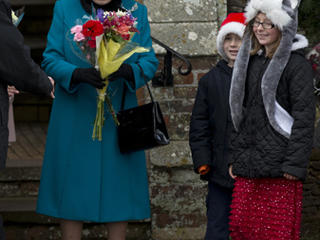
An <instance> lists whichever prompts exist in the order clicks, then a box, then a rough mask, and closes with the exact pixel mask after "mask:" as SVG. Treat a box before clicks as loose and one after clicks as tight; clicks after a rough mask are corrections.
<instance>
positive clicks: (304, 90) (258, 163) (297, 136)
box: [229, 51, 315, 179]
mask: <svg viewBox="0 0 320 240" xmlns="http://www.w3.org/2000/svg"><path fill="white" fill-rule="evenodd" d="M269 61H270V60H268V59H267V58H265V57H264V56H263V55H260V56H259V55H255V56H253V57H251V58H250V62H249V65H248V70H247V80H246V86H245V89H246V90H245V98H244V103H243V119H242V121H241V123H240V128H239V131H238V132H235V131H233V132H232V134H231V143H230V147H231V155H230V162H229V163H230V164H231V165H232V166H233V173H234V174H235V175H238V176H242V177H249V178H263V177H272V178H275V177H283V174H284V173H289V174H290V175H293V176H296V177H298V178H299V179H304V178H305V177H306V173H307V165H308V162H309V156H310V153H311V149H312V143H313V133H314V117H315V106H314V96H313V84H312V82H313V81H312V79H313V73H312V69H311V66H310V64H309V63H308V62H307V61H306V59H305V58H304V56H303V54H302V53H301V52H299V51H294V52H292V53H291V57H290V58H289V61H288V64H287V66H286V67H285V69H284V71H283V73H282V75H281V78H280V81H279V85H278V87H277V92H276V99H277V101H278V103H279V104H280V105H281V106H282V107H283V108H284V109H285V110H286V111H287V112H288V113H289V114H290V115H291V116H292V117H293V119H294V123H293V126H292V130H291V135H290V138H289V139H288V138H286V137H284V136H282V135H281V134H280V133H278V132H277V131H276V130H275V129H274V128H273V127H272V126H271V124H270V122H269V120H268V117H267V114H266V110H265V108H264V104H263V99H262V93H261V78H262V75H263V74H264V72H265V70H266V68H267V66H268V64H269Z"/></svg>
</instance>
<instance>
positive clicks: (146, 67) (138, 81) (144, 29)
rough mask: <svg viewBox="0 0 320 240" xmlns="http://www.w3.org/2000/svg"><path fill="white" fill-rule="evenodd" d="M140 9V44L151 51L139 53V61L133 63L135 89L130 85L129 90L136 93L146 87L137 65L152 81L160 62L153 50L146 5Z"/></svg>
mask: <svg viewBox="0 0 320 240" xmlns="http://www.w3.org/2000/svg"><path fill="white" fill-rule="evenodd" d="M139 8H141V9H142V10H141V11H142V13H141V14H140V15H139V17H138V20H137V21H138V26H139V25H140V26H139V33H136V34H140V39H141V40H140V42H138V44H139V46H140V47H145V48H147V49H150V51H149V52H146V53H138V56H139V57H138V60H137V62H136V63H131V67H132V69H133V73H134V78H135V89H133V88H132V86H131V85H130V84H128V88H129V89H130V91H135V90H136V89H138V88H140V87H142V86H143V85H145V81H144V78H143V75H142V73H141V71H140V69H139V67H138V65H137V63H138V64H140V66H141V68H142V69H143V71H144V75H145V76H146V77H147V79H152V78H153V76H154V74H155V72H156V70H157V68H158V60H157V58H156V55H155V53H154V50H153V48H152V39H151V35H150V25H149V21H148V12H147V8H146V7H145V6H144V5H141V4H139Z"/></svg>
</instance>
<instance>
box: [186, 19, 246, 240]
mask: <svg viewBox="0 0 320 240" xmlns="http://www.w3.org/2000/svg"><path fill="white" fill-rule="evenodd" d="M244 29H245V17H244V14H243V13H230V14H229V15H228V16H227V18H226V19H225V20H224V21H223V23H222V24H221V27H220V30H219V33H218V36H217V50H218V53H219V55H220V56H221V57H222V58H223V59H222V60H221V61H219V62H218V64H217V65H216V66H215V67H214V68H213V69H212V70H210V71H209V72H208V73H207V74H206V75H205V76H203V77H202V78H201V79H200V82H199V87H198V92H197V96H196V100H195V104H194V107H193V111H192V116H191V122H190V135H189V144H190V148H191V152H192V159H193V163H194V170H195V172H196V173H199V174H200V177H201V179H204V180H207V181H208V195H207V201H206V203H207V219H208V223H207V231H206V236H205V239H206V240H209V239H210V240H213V239H214V240H228V239H229V224H228V222H229V219H228V218H229V213H230V203H231V195H232V188H233V179H232V178H231V177H230V176H229V174H228V162H227V155H228V151H229V150H228V145H227V142H228V141H229V135H230V132H231V128H232V122H231V116H230V109H229V89H230V83H231V77H232V69H233V64H234V62H235V59H236V57H237V54H238V51H239V48H240V45H241V39H242V36H243V33H244Z"/></svg>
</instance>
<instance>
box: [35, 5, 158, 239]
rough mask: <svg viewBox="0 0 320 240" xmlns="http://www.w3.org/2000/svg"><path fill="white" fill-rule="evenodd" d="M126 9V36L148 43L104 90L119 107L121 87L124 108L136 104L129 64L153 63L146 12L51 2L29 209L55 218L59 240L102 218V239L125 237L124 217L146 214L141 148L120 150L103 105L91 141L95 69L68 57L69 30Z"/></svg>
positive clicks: (135, 73) (147, 69)
mask: <svg viewBox="0 0 320 240" xmlns="http://www.w3.org/2000/svg"><path fill="white" fill-rule="evenodd" d="M120 7H121V8H124V9H127V10H131V11H132V14H133V16H134V17H136V18H137V21H138V25H137V28H138V30H139V33H136V34H135V35H134V37H133V39H132V41H133V42H137V43H138V44H139V45H140V46H142V47H146V48H149V49H150V51H149V52H147V53H139V54H134V55H133V56H132V57H130V58H129V59H128V60H127V61H125V63H124V64H123V65H122V66H121V67H120V69H119V70H118V71H117V72H116V73H115V74H114V75H113V77H112V78H111V79H110V80H112V81H111V82H110V84H109V86H108V93H109V95H110V96H111V100H112V104H113V107H114V109H115V110H116V111H118V110H119V109H120V105H121V98H122V90H123V87H124V85H126V86H127V87H128V91H126V94H127V95H126V102H125V108H130V107H134V106H136V105H137V100H136V89H138V88H140V87H142V86H143V85H144V84H145V82H144V78H143V75H142V73H141V71H140V69H139V67H138V65H137V64H140V66H141V67H142V69H143V71H144V74H145V75H146V76H147V78H148V79H151V78H152V77H153V75H154V73H155V71H156V69H157V65H158V61H157V59H156V56H155V54H154V51H153V50H152V41H151V38H150V27H149V23H148V19H147V9H146V7H145V6H144V5H141V4H140V3H136V2H135V1H134V0H122V1H121V0H57V1H56V4H55V7H54V16H53V21H52V25H51V28H50V31H49V34H48V42H47V47H46V50H45V52H44V61H43V63H42V66H43V68H44V69H45V71H46V73H47V74H48V75H50V76H52V77H53V78H54V79H55V80H56V90H55V94H56V98H55V100H54V102H53V106H52V112H51V117H50V122H49V128H48V136H47V143H46V151H45V156H44V162H43V168H42V176H41V183H40V189H39V197H38V204H37V212H38V213H40V214H44V215H48V216H53V217H56V218H60V219H61V228H62V235H63V237H62V239H81V230H82V222H83V221H93V222H105V223H108V224H107V228H108V233H109V238H108V239H111V240H112V239H125V231H126V226H127V221H128V220H139V219H146V218H149V217H150V207H149V194H148V178H147V172H146V164H145V155H144V152H143V151H140V152H134V153H130V154H121V153H120V151H119V148H118V145H117V133H116V126H115V123H114V122H113V119H112V116H111V115H110V113H109V112H108V110H105V123H104V127H103V130H102V131H103V132H102V135H103V139H102V141H98V140H95V141H94V140H92V131H93V123H94V119H95V116H96V105H97V102H96V100H97V91H96V88H101V87H102V86H103V83H102V82H101V79H100V76H99V73H98V72H97V71H96V70H95V69H93V68H92V67H91V66H90V65H89V64H88V63H87V62H86V61H85V60H83V59H82V58H81V57H79V55H78V54H76V53H75V52H76V45H73V47H72V44H74V43H72V40H70V39H72V36H71V35H70V29H71V28H72V27H73V26H74V25H75V24H76V23H77V19H81V18H82V17H83V16H84V15H88V16H89V15H91V14H94V13H92V11H95V9H97V8H102V9H104V10H108V11H109V10H117V9H119V8H120Z"/></svg>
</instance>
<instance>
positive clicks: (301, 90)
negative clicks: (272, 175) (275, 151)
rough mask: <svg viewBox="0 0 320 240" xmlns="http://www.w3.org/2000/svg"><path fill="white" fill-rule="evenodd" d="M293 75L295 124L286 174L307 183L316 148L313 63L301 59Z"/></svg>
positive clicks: (286, 160) (291, 81) (293, 113)
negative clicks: (308, 168) (313, 148)
mask: <svg viewBox="0 0 320 240" xmlns="http://www.w3.org/2000/svg"><path fill="white" fill-rule="evenodd" d="M291 69H294V70H293V71H292V73H291V74H290V76H289V78H290V82H289V91H290V92H289V93H290V103H291V116H292V117H293V119H294V123H293V126H292V130H291V136H290V138H289V143H288V147H287V154H286V158H285V161H284V163H283V165H282V171H283V172H284V173H289V174H291V175H293V176H296V177H298V178H299V179H304V178H305V177H306V174H307V166H308V163H309V157H310V153H311V150H312V145H313V134H314V121H315V97H314V94H313V73H312V68H311V66H310V65H309V63H308V62H307V61H306V60H305V59H304V58H302V57H301V61H299V65H298V66H294V68H291Z"/></svg>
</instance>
